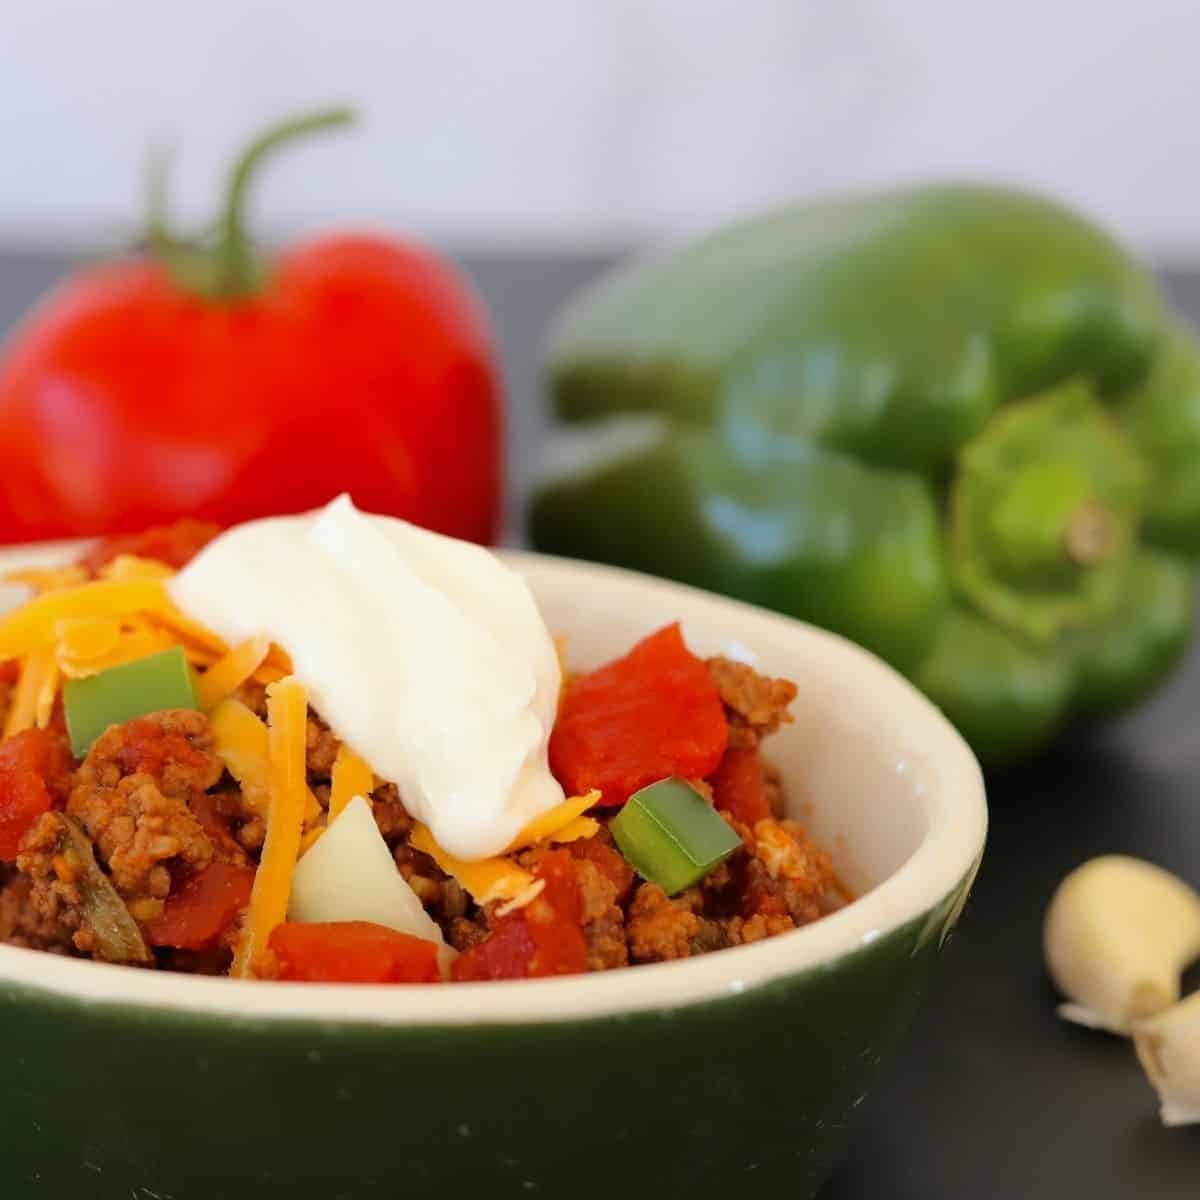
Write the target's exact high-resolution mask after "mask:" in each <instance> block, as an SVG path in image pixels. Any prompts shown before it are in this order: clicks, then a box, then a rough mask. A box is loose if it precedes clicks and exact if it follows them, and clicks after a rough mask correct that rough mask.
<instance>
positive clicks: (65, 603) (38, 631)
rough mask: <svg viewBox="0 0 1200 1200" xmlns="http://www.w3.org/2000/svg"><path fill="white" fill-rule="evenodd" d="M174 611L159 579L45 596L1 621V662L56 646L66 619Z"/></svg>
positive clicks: (104, 584)
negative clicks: (58, 627)
mask: <svg viewBox="0 0 1200 1200" xmlns="http://www.w3.org/2000/svg"><path fill="white" fill-rule="evenodd" d="M171 607H172V606H171V603H170V601H169V600H168V599H167V593H166V591H165V590H164V588H163V585H162V583H161V581H159V580H157V579H130V580H112V579H101V580H97V581H96V582H95V583H85V584H83V585H82V586H80V587H77V588H71V589H69V590H65V591H51V592H43V593H42V594H41V595H39V596H35V597H34V598H33V599H32V600H30V601H29V602H28V603H27V604H23V605H22V606H21V607H20V608H17V609H14V610H13V611H12V612H11V613H9V614H8V615H7V616H5V617H3V618H0V660H3V659H9V658H23V657H24V656H25V655H26V654H29V653H30V652H31V651H33V650H36V649H39V648H40V647H43V646H45V645H46V644H47V643H49V642H52V641H53V640H54V634H55V629H56V627H57V625H58V622H59V621H61V620H63V619H64V618H70V617H122V616H126V615H128V614H131V613H138V612H158V613H166V612H167V611H168V610H170V609H171Z"/></svg>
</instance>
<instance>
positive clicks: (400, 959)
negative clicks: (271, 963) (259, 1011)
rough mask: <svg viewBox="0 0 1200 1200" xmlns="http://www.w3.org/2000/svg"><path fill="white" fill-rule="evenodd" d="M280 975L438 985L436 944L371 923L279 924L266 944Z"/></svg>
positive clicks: (329, 980)
mask: <svg viewBox="0 0 1200 1200" xmlns="http://www.w3.org/2000/svg"><path fill="white" fill-rule="evenodd" d="M267 944H268V945H269V946H270V948H271V950H272V951H273V952H274V954H275V957H276V958H277V959H278V960H279V966H280V975H279V978H280V979H291V980H298V981H303V982H307V983H437V982H438V980H439V979H441V971H440V969H439V967H438V947H437V946H436V945H435V944H434V943H433V942H430V941H426V940H425V939H424V938H418V937H412V936H411V935H410V934H407V933H399V932H397V931H396V930H395V929H388V928H387V927H386V926H383V925H375V924H372V923H371V922H370V921H327V922H320V923H314V924H298V923H288V924H286V925H278V926H276V927H275V929H274V930H273V931H272V933H271V936H270V938H269V940H268V943H267Z"/></svg>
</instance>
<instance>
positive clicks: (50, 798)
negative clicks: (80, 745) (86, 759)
mask: <svg viewBox="0 0 1200 1200" xmlns="http://www.w3.org/2000/svg"><path fill="white" fill-rule="evenodd" d="M70 771H71V760H70V756H69V755H68V754H67V752H66V749H65V748H64V746H63V744H62V742H61V740H60V739H59V738H57V737H55V736H54V735H53V734H51V733H48V732H47V731H46V730H44V729H26V730H25V731H24V732H22V733H18V734H15V735H14V736H12V737H10V738H7V739H6V740H5V741H3V742H0V862H13V861H15V859H16V857H17V850H18V847H19V846H20V843H21V839H22V838H23V837H24V836H25V834H26V833H27V832H28V830H29V829H30V828H31V827H32V826H33V824H34V822H35V821H37V819H38V817H40V816H41V815H42V813H45V812H49V811H50V809H51V808H56V807H58V808H61V807H62V804H63V802H64V801H65V800H66V794H67V788H68V786H69V780H70Z"/></svg>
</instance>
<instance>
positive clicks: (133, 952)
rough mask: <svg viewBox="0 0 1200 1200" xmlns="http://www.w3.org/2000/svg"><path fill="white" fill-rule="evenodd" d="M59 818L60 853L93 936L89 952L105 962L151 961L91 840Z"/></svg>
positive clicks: (67, 819) (71, 822)
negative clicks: (70, 873) (97, 860)
mask: <svg viewBox="0 0 1200 1200" xmlns="http://www.w3.org/2000/svg"><path fill="white" fill-rule="evenodd" d="M59 820H60V821H61V823H62V832H61V834H60V836H59V853H60V854H61V855H62V856H63V858H64V859H65V860H66V863H67V865H68V866H69V867H70V868H71V869H72V870H73V871H74V872H75V876H76V882H77V883H78V885H79V893H80V896H81V898H82V901H83V903H82V916H83V922H84V925H85V926H86V927H87V928H88V929H90V930H91V932H92V934H93V935H94V936H95V942H94V943H93V945H92V954H93V955H94V956H95V957H96V958H99V959H103V960H104V961H106V962H117V963H144V964H148V963H151V962H153V961H154V956H153V955H152V954H151V953H150V950H149V948H148V947H147V945H146V941H145V939H144V938H143V937H142V931H141V930H140V929H139V928H138V924H137V922H136V921H135V920H134V919H133V917H132V916H131V915H130V912H129V909H127V908H126V907H125V901H124V900H122V899H121V897H120V896H119V895H118V894H117V889H116V888H115V887H113V885H112V882H111V881H110V880H109V878H108V876H107V875H105V874H104V872H103V871H102V870H100V867H99V866H98V865H97V863H96V856H95V855H94V854H93V853H92V843H91V842H89V841H88V839H87V836H86V835H85V834H84V832H83V830H82V829H80V828H79V826H78V825H76V824H75V822H74V821H72V820H71V818H70V817H59Z"/></svg>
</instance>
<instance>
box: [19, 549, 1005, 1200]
mask: <svg viewBox="0 0 1200 1200" xmlns="http://www.w3.org/2000/svg"><path fill="white" fill-rule="evenodd" d="M511 561H512V562H513V563H514V565H516V566H517V567H518V568H519V569H520V570H522V571H523V572H524V573H525V574H526V575H527V577H528V579H529V581H530V583H531V585H532V587H533V590H534V592H535V594H536V595H537V597H538V599H539V601H540V603H541V605H542V607H543V610H544V612H545V615H546V618H547V621H548V622H549V624H550V626H551V628H552V629H554V630H555V631H556V632H558V633H561V634H565V635H566V637H567V647H568V658H569V660H570V662H571V664H572V665H573V666H588V665H592V664H595V663H598V662H600V661H603V660H604V659H606V658H608V657H610V656H613V655H616V654H619V653H621V652H623V651H624V650H626V649H627V648H628V647H629V645H630V643H631V642H632V641H633V640H634V639H635V638H637V637H639V636H640V635H642V634H644V633H646V632H648V631H649V630H651V629H653V628H655V627H657V626H659V625H662V624H663V623H665V622H667V621H671V620H675V619H682V621H683V622H684V631H685V634H686V636H687V638H688V640H689V642H690V643H691V644H692V646H693V648H695V649H696V650H698V651H699V652H701V653H713V652H716V651H718V650H721V649H727V648H728V647H729V646H730V645H731V644H733V643H736V644H737V645H738V646H740V647H742V648H743V649H744V650H747V651H749V652H751V653H753V654H755V655H756V656H757V658H758V659H759V661H760V662H761V664H762V666H763V668H764V669H766V670H768V671H770V672H772V673H775V674H781V675H786V676H789V677H791V678H792V679H795V680H797V681H798V683H799V685H800V698H799V700H798V701H797V702H796V704H795V714H796V723H795V725H793V726H790V727H788V728H787V729H786V730H784V731H783V732H782V733H780V734H779V735H778V736H777V737H776V738H775V739H773V741H772V743H771V752H772V754H773V756H774V758H775V760H776V761H777V762H778V764H779V765H780V767H782V769H783V771H784V773H785V777H786V779H787V783H788V788H789V791H790V797H791V804H792V809H793V815H794V816H797V817H799V818H800V819H801V820H803V821H805V822H806V823H807V824H808V826H809V828H810V829H811V831H812V832H813V833H814V834H815V835H816V836H817V837H818V838H819V839H820V840H821V841H822V842H823V843H824V844H825V845H826V846H828V847H829V848H830V849H831V850H832V851H833V853H834V855H835V858H836V861H837V865H838V867H839V869H840V871H841V873H842V875H843V876H844V878H845V879H846V880H847V882H849V884H850V885H851V886H852V887H853V888H854V889H855V890H856V891H857V892H858V893H860V894H861V899H859V900H857V901H856V902H855V903H854V904H852V905H850V906H849V907H847V908H846V909H844V910H842V911H841V912H838V913H836V914H834V915H833V916H830V917H828V918H826V919H825V920H823V921H820V922H818V923H817V924H815V925H812V926H809V927H808V928H806V929H802V930H797V931H796V932H795V933H792V934H787V935H785V936H783V937H779V938H776V939H774V940H772V941H769V942H766V943H759V944H757V945H753V946H745V947H740V948H738V949H733V950H725V951H721V952H719V953H715V954H710V955H706V956H703V957H701V958H697V959H692V960H689V961H684V962H677V963H664V964H658V965H654V966H645V967H636V968H632V969H630V970H626V971H615V972H612V973H609V974H603V975H595V976H589V977H577V978H571V979H558V980H536V981H518V982H508V983H488V984H465V985H460V986H451V987H446V986H437V985H431V986H414V987H396V988H387V987H374V986H371V987H346V986H326V985H307V984H298V985H289V984H266V983H252V982H240V981H239V982H234V981H230V980H224V979H200V978H188V977H186V976H172V975H166V974H157V975H155V974H149V973H146V972H141V971H137V970H133V969H128V968H122V967H113V966H103V965H98V964H94V963H90V962H81V961H74V960H67V959H59V958H55V957H53V956H50V955H43V954H38V953H35V952H32V951H25V950H19V949H14V948H11V947H0V1063H2V1064H3V1066H2V1068H0V1071H2V1074H0V1147H2V1149H0V1172H2V1174H0V1195H4V1196H13V1197H18V1196H19V1197H62V1198H63V1200H86V1198H87V1197H93V1196H95V1197H105V1198H112V1197H120V1198H122V1200H167V1198H168V1197H169V1198H170V1200H243V1198H244V1200H269V1198H275V1197H279V1198H281V1200H282V1198H285V1197H286V1198H287V1200H307V1198H310V1197H311V1198H314V1200H316V1198H319V1200H337V1198H339V1197H345V1198H347V1200H349V1198H358V1197H392V1196H396V1197H401V1196H402V1197H406V1198H412V1200H416V1198H417V1197H426V1196H430V1197H432V1196H437V1197H442V1198H446V1197H453V1198H457V1197H460V1196H467V1195H479V1196H483V1195H486V1196H487V1197H488V1200H492V1198H499V1197H507V1196H519V1197H523V1198H527V1197H529V1196H546V1197H554V1198H555V1200H558V1198H567V1197H571V1198H577V1200H585V1198H587V1197H603V1198H604V1200H613V1198H614V1197H622V1196H624V1197H631V1198H633V1197H638V1198H640V1197H654V1198H658V1200H666V1198H670V1197H675V1196H686V1197H689V1200H701V1198H703V1197H720V1198H721V1200H729V1197H730V1195H732V1194H736V1192H735V1189H740V1191H741V1192H742V1193H743V1194H747V1193H748V1194H755V1195H758V1194H761V1195H780V1196H787V1197H788V1198H789V1200H799V1198H801V1197H805V1196H811V1195H812V1194H813V1193H814V1192H816V1190H817V1189H818V1188H819V1186H820V1184H821V1182H822V1180H824V1178H825V1177H826V1175H827V1174H828V1172H829V1171H830V1169H831V1168H832V1166H833V1165H834V1163H835V1162H836V1160H837V1159H838V1157H839V1155H840V1154H841V1152H842V1149H843V1146H844V1143H845V1141H846V1138H847V1130H848V1125H849V1122H850V1120H851V1118H852V1116H853V1113H854V1110H855V1109H856V1108H857V1107H858V1105H859V1104H860V1102H861V1101H862V1099H863V1097H864V1095H865V1093H866V1091H867V1089H868V1087H869V1086H870V1084H871V1081H872V1079H873V1078H874V1076H875V1073H876V1068H877V1066H878V1063H879V1060H880V1056H881V1054H882V1053H883V1052H884V1050H885V1049H886V1048H887V1046H888V1045H889V1044H890V1043H891V1042H892V1040H893V1038H894V1036H895V1035H896V1033H897V1031H898V1030H899V1029H900V1028H901V1027H902V1026H903V1025H904V1023H905V1021H906V1019H907V1017H908V1016H909V1014H910V1012H911V1010H912V1008H913V1005H914V1003H915V1001H916V1000H917V998H918V996H919V994H920V992H921V990H922V986H923V983H924V980H925V978H926V974H927V972H928V970H929V967H930V966H931V964H932V962H933V960H934V958H935V957H936V955H937V952H938V949H939V947H940V946H941V944H942V942H943V941H944V939H945V937H946V934H947V933H948V932H949V930H950V928H951V926H952V925H953V924H954V922H955V919H956V918H957V916H958V914H959V912H960V910H961V908H962V905H963V901H964V900H965V898H966V894H967V891H968V889H969V887H970V884H971V880H972V878H973V876H974V873H975V870H976V868H977V866H978V864H979V858H980V854H981V852H982V849H983V842H984V833H985V827H986V808H985V803H984V791H983V785H982V782H981V779H980V774H979V770H978V767H977V766H976V763H975V760H974V759H973V758H972V756H971V753H970V751H969V750H968V749H967V747H966V745H965V744H964V743H963V742H962V740H961V739H960V738H959V737H958V735H957V734H956V733H955V732H954V730H953V729H952V728H951V727H950V725H949V724H947V722H946V721H945V720H944V719H943V718H942V717H941V716H940V715H939V714H938V712H937V711H936V710H935V709H934V708H933V707H932V706H931V705H930V704H929V703H928V702H927V701H926V700H924V699H923V698H922V697H921V696H920V695H919V694H918V693H917V692H916V691H914V690H913V688H911V687H910V686H909V685H908V684H907V683H905V682H904V681H903V680H902V679H901V678H900V677H899V676H898V675H896V674H895V673H894V672H893V671H891V670H890V669H889V668H888V667H886V666H884V665H883V664H882V663H881V662H879V661H878V660H876V659H875V658H873V657H871V656H870V655H869V654H866V653H865V652H864V651H862V650H860V649H857V648H856V647H854V646H852V645H850V644H848V643H846V642H844V641H842V640H840V639H839V638H836V637H832V636H830V635H828V634H826V633H822V632H820V631H818V630H816V629H812V628H810V627H808V626H805V625H802V624H799V623H797V622H795V621H791V620H788V619H785V618H783V617H780V616H775V615H773V614H770V613H766V612H763V611H760V610H758V609H754V608H750V607H747V606H746V605H742V604H739V603H736V602H733V601H730V600H724V599H720V598H718V597H715V596H710V595H707V594H705V593H702V592H698V591H694V590H691V589H688V588H685V587H681V586H678V585H675V584H670V583H664V582H661V581H658V580H652V579H649V578H646V577H643V576H639V575H634V574H631V573H628V572H624V571H619V570H616V569H613V568H609V567H598V566H591V565H588V564H583V563H577V562H567V561H558V560H554V559H549V558H542V557H538V556H536V555H525V554H514V555H512V556H511ZM0 565H7V564H3V563H0ZM468 1189H471V1190H468Z"/></svg>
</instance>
